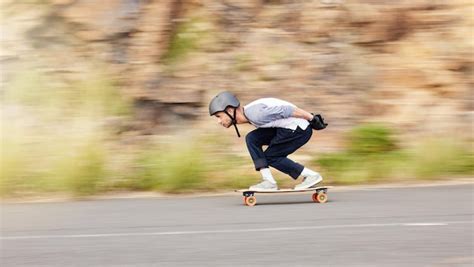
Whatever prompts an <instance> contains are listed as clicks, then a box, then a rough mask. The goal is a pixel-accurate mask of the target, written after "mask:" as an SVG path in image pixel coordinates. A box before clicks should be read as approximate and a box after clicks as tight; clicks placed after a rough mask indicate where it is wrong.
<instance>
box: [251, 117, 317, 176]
mask: <svg viewBox="0 0 474 267" xmlns="http://www.w3.org/2000/svg"><path fill="white" fill-rule="evenodd" d="M312 134H313V129H312V128H311V127H310V126H308V127H307V128H306V130H302V129H301V128H299V127H298V128H296V130H295V131H293V130H290V129H285V128H258V129H255V130H253V131H251V132H250V133H248V134H247V136H246V137H245V141H246V142H247V148H248V150H249V152H250V156H251V157H252V160H253V163H254V164H255V169H256V170H257V171H258V170H260V169H262V168H268V166H271V167H273V168H275V169H277V170H279V171H281V172H283V173H286V174H288V175H290V176H291V177H292V178H293V179H296V178H298V176H300V174H301V172H302V171H303V169H304V166H303V165H301V164H299V163H296V162H294V161H292V160H291V159H289V158H287V156H288V155H290V154H291V153H293V152H295V151H296V150H297V149H298V148H300V147H302V146H303V145H304V144H306V143H307V142H308V141H309V139H311V135H312ZM264 145H268V148H267V149H266V150H265V151H263V148H262V146H264Z"/></svg>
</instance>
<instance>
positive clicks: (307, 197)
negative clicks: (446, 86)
mask: <svg viewBox="0 0 474 267" xmlns="http://www.w3.org/2000/svg"><path fill="white" fill-rule="evenodd" d="M473 189H474V187H473V184H464V185H452V186H429V187H410V188H402V189H400V188H376V189H365V190H361V189H357V190H338V189H337V188H335V189H334V190H332V191H330V192H329V198H330V200H329V202H328V203H326V204H315V203H313V202H311V193H310V192H308V193H297V194H268V195H263V194H261V195H257V200H258V204H257V206H255V207H247V206H244V205H243V204H242V199H241V196H240V195H239V194H237V193H235V194H234V195H226V196H214V197H180V198H147V199H112V200H94V201H75V202H63V203H36V204H3V205H1V216H2V217H1V223H2V224H1V229H2V233H1V240H0V241H1V244H0V245H1V256H0V259H1V262H0V265H1V266H318V265H319V266H397V267H399V266H473V264H474V256H473V246H474V245H473V232H474V228H473V227H474V223H473V192H474V191H473Z"/></svg>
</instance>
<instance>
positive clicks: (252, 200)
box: [245, 196, 257, 206]
mask: <svg viewBox="0 0 474 267" xmlns="http://www.w3.org/2000/svg"><path fill="white" fill-rule="evenodd" d="M245 204H246V205H247V206H255V204H257V199H256V198H255V197H254V196H251V197H246V198H245Z"/></svg>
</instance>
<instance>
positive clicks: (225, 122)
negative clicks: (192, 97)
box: [215, 111, 232, 128]
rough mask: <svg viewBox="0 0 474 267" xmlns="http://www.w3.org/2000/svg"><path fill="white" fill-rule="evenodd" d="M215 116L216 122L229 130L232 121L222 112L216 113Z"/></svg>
mask: <svg viewBox="0 0 474 267" xmlns="http://www.w3.org/2000/svg"><path fill="white" fill-rule="evenodd" d="M215 116H216V118H217V122H218V123H219V124H220V125H222V126H224V127H225V128H229V127H230V126H231V125H232V120H231V119H230V117H229V116H227V114H225V113H224V112H222V111H221V112H217V113H216V115H215Z"/></svg>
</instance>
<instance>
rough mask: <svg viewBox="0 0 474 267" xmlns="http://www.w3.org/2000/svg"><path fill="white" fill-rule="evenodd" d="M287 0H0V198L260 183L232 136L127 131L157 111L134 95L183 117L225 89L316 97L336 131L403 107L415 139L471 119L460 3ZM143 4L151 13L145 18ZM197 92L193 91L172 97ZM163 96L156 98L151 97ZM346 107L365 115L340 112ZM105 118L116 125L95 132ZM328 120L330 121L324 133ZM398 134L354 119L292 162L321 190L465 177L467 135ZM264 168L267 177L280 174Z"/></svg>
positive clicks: (471, 167)
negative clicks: (323, 149)
mask: <svg viewBox="0 0 474 267" xmlns="http://www.w3.org/2000/svg"><path fill="white" fill-rule="evenodd" d="M244 2H245V1H244ZM291 2H292V1H267V2H266V3H261V2H259V1H255V2H254V3H253V4H252V3H251V2H248V3H246V5H244V6H247V7H245V8H242V6H240V7H239V5H235V6H233V5H222V3H217V2H215V3H214V2H213V1H208V2H206V3H204V2H203V3H200V1H189V3H188V2H187V1H171V2H167V3H160V2H159V1H138V2H134V3H131V2H130V3H128V4H124V3H125V2H124V3H122V4H123V5H122V4H117V3H115V2H114V1H110V2H107V1H105V2H104V3H103V7H102V8H96V6H94V5H93V4H91V3H92V2H90V3H89V2H87V3H86V2H84V1H48V0H27V1H5V3H2V4H0V6H1V7H2V8H1V10H0V13H2V14H3V15H4V17H5V18H8V19H5V20H4V24H5V25H4V27H3V29H4V32H5V36H4V37H5V38H4V39H5V40H4V43H5V49H3V50H4V51H2V53H0V58H1V60H2V66H5V67H4V70H5V73H7V75H5V77H6V78H5V81H3V80H2V81H0V82H2V88H1V94H2V99H1V101H2V102H1V112H2V118H4V119H2V121H1V124H2V125H1V126H2V131H1V139H2V145H1V148H2V149H1V155H0V156H1V158H0V195H1V196H25V195H36V194H50V193H67V194H72V195H74V196H78V197H81V196H87V195H93V194H101V193H104V192H111V191H134V190H137V191H143V190H150V191H159V192H166V193H188V192H196V191H197V192H204V191H206V192H208V191H214V190H216V191H217V190H223V189H225V190H230V189H235V188H244V187H247V186H249V185H251V184H254V183H256V182H258V181H259V179H260V174H259V173H258V172H255V171H254V168H253V164H252V161H251V159H250V157H249V155H248V154H243V155H241V154H239V153H241V152H242V151H243V150H245V145H244V146H242V148H241V149H242V151H241V150H239V151H235V150H233V148H234V147H235V146H236V143H235V141H230V140H231V138H234V137H233V136H232V137H230V136H220V135H219V136H218V135H217V133H220V132H217V131H216V135H212V134H209V132H208V130H209V129H206V128H205V127H203V128H200V127H199V126H198V127H194V124H193V125H192V127H188V128H194V129H192V130H190V131H191V132H185V133H183V132H182V131H181V130H182V129H180V131H179V134H178V135H176V136H173V137H171V138H170V137H167V136H165V135H161V134H157V135H149V136H145V135H144V134H143V133H137V132H138V131H139V130H137V129H136V128H134V126H135V124H134V123H135V122H136V123H137V124H140V123H143V124H147V125H146V126H145V127H150V128H153V127H155V126H156V125H155V124H158V123H162V122H161V121H159V119H161V118H158V117H160V116H161V115H162V114H161V113H166V112H168V111H169V110H165V111H163V110H158V109H153V108H151V109H152V111H150V110H148V109H146V110H145V111H141V110H139V108H138V107H134V106H133V99H129V98H128V97H133V96H128V97H127V96H126V95H128V94H130V95H131V94H133V93H137V95H138V96H135V97H136V98H141V97H143V96H144V95H145V96H146V97H145V98H146V99H145V100H147V101H148V102H150V103H152V104H150V105H155V104H158V106H160V107H161V106H163V107H166V108H170V110H171V111H172V112H169V113H171V114H168V115H170V116H169V117H166V118H164V121H175V120H180V119H182V118H185V117H188V116H187V115H189V114H186V113H190V112H191V109H194V108H196V110H192V111H193V112H194V113H196V114H202V112H204V113H206V112H207V111H205V109H206V108H205V105H206V104H205V102H206V99H208V96H209V95H208V94H211V91H212V92H214V90H220V89H219V88H218V87H219V86H225V87H228V88H225V89H226V90H227V89H228V90H236V91H237V92H238V93H240V94H241V95H242V96H243V98H246V99H251V98H253V97H261V96H262V95H270V94H272V95H275V96H277V97H278V96H281V97H282V98H285V97H287V96H290V95H291V97H292V99H293V100H295V101H299V103H302V104H303V103H306V104H305V105H306V106H308V105H310V104H313V103H318V104H319V103H324V109H326V110H325V111H324V112H328V113H332V115H334V118H335V119H337V120H339V122H340V125H353V122H354V121H357V120H359V119H370V120H374V121H386V122H388V123H394V121H397V119H396V120H392V119H393V118H396V117H402V118H403V120H404V121H403V122H404V123H411V124H416V125H419V127H420V128H423V131H422V132H423V134H425V135H426V136H430V134H432V135H433V136H435V135H436V134H439V133H440V132H443V131H446V130H448V129H462V128H464V127H466V126H472V121H470V118H471V117H472V116H471V115H472V101H470V100H469V97H468V96H470V94H469V93H470V91H469V88H470V85H472V75H471V74H472V69H473V68H472V66H473V65H472V60H470V59H469V58H470V57H469V55H472V49H471V48H472V38H469V34H468V33H471V30H472V27H471V26H472V19H470V17H469V16H468V15H469V14H470V12H471V11H472V10H471V9H472V4H468V3H467V2H464V1H454V2H453V3H452V4H449V3H434V4H433V3H428V2H429V1H410V2H406V3H397V4H396V5H395V4H393V3H390V4H389V3H385V4H380V3H375V2H377V1H373V2H374V3H373V4H372V3H367V1H355V2H353V3H352V2H351V3H348V5H345V3H343V2H344V1H339V2H341V3H338V4H334V6H333V7H331V8H329V7H328V6H326V5H325V3H319V2H317V1H316V2H312V1H308V2H305V1H302V3H299V4H294V3H291ZM412 2H413V3H412ZM300 4H301V5H300ZM339 4H340V5H341V7H340V8H339V7H337V6H339ZM173 7H175V8H177V9H175V8H173ZM249 7H250V8H249ZM151 11H153V12H151ZM159 11H163V12H164V13H160V12H159ZM468 12H469V13H468ZM156 14H163V16H161V17H162V18H161V17H160V18H159V19H158V20H155V18H156ZM178 14H179V15H178ZM255 14H259V15H258V16H255ZM142 16H143V17H142ZM150 18H153V19H150ZM142 22H148V23H149V22H153V23H151V24H153V25H146V23H143V24H145V25H142ZM360 25H365V26H366V27H360ZM137 33H138V34H137ZM158 35H161V36H158ZM143 36H147V37H150V38H143ZM157 44H159V45H157ZM161 44H166V45H163V47H161V46H162V45H161ZM157 47H158V48H157ZM452 47H455V48H456V49H452ZM155 55H160V56H159V58H154V56H155ZM471 58H472V57H471ZM414 59H416V60H414ZM99 62H100V63H99ZM3 64H4V65H3ZM162 70H163V71H164V73H161V71H162ZM180 70H181V71H182V73H180ZM173 72H174V74H178V75H169V74H173ZM119 81H120V82H119ZM177 84H179V86H175V85H177ZM130 85H132V86H130ZM133 87H136V88H133ZM137 88H138V89H139V90H137V91H140V92H133V91H135V89H137ZM369 89H370V90H369ZM121 90H123V91H121ZM293 90H294V91H293ZM379 90H380V91H379ZM201 91H202V92H203V95H202V98H201V97H189V99H187V100H186V101H182V100H180V99H178V100H176V99H175V98H176V97H175V96H176V95H179V94H188V93H189V92H201ZM302 92H303V93H302ZM126 93H127V94H126ZM199 95H201V94H200V93H199ZM169 96H173V97H169ZM168 98H171V99H172V100H166V101H171V103H170V102H166V101H164V100H162V99H168ZM157 99H158V100H157ZM160 99H161V100H160ZM357 99H366V101H363V102H355V101H354V100H357ZM135 100H136V99H135ZM293 100H292V101H293ZM160 101H163V102H160ZM295 103H296V102H295ZM351 103H359V104H357V105H351ZM399 103H402V104H401V105H400V104H399ZM431 103H436V105H432V104H431ZM322 106H323V105H322ZM353 107H356V108H355V109H354V108H353ZM359 109H360V110H361V111H362V112H360V113H363V114H367V116H363V117H360V116H352V114H355V113H359V111H357V112H354V111H355V110H359ZM420 109H424V112H413V111H417V110H420ZM420 111H421V110H420ZM140 112H143V113H146V112H150V113H153V114H152V115H150V114H148V113H147V114H145V115H144V116H139V115H143V113H140ZM155 113H160V114H159V115H156V114H155ZM414 113H419V114H414ZM392 114H393V116H392ZM404 114H413V116H405V115H404ZM148 115H150V116H148ZM400 115H402V116H400ZM142 117H146V118H145V119H143V118H142ZM189 117H190V116H189ZM117 118H118V121H119V123H118V124H120V123H121V122H124V121H125V122H126V123H124V124H127V123H129V122H131V123H130V125H128V124H127V125H126V126H130V127H128V128H127V127H123V128H126V129H122V128H121V126H123V125H121V124H120V125H113V126H111V127H109V126H110V125H108V124H109V123H110V122H112V124H113V123H114V122H115V121H116V120H115V119H117ZM349 118H350V119H349ZM127 119H128V120H127ZM134 119H137V120H136V121H134ZM155 119H156V121H155ZM207 119H208V118H205V119H203V120H207ZM352 119H354V120H352ZM140 120H148V121H146V122H142V121H140ZM193 120H195V119H193ZM203 120H201V119H197V120H195V121H191V119H190V120H183V121H179V122H178V123H176V125H180V124H181V123H182V124H183V125H186V126H189V125H190V124H192V123H196V124H199V123H202V121H203ZM440 121H442V122H443V123H442V124H439V122H440ZM166 123H168V122H166ZM166 123H163V124H164V125H165V124H166ZM469 123H470V124H469ZM176 125H173V127H178V126H176ZM168 126H170V125H165V127H163V128H166V127H168ZM114 127H115V128H114ZM159 127H161V125H160V126H159ZM117 128H120V129H117ZM137 128H140V125H139V126H137ZM157 128H158V127H157ZM342 129H344V128H337V126H336V131H335V132H333V133H335V134H334V137H335V138H334V139H333V140H330V141H334V140H338V134H339V133H340V132H341V131H340V130H342ZM434 129H435V130H436V132H435V131H434ZM146 130H149V129H146ZM154 130H155V129H152V130H149V131H147V133H154V132H153V131H154ZM161 130H162V129H160V131H161ZM183 131H184V130H183ZM430 131H431V132H430ZM118 132H120V134H117V133H118ZM446 132H448V131H446ZM163 133H166V134H170V132H166V130H163ZM401 134H402V133H398V132H395V131H394V130H393V129H391V128H390V127H387V126H385V125H382V124H365V125H360V126H356V127H355V128H354V129H352V130H350V131H349V132H348V133H347V136H345V141H346V143H345V146H344V149H343V150H342V151H340V152H336V153H329V154H324V155H320V154H318V153H317V152H315V154H312V155H310V156H311V157H312V158H313V160H311V161H310V162H307V163H306V162H305V163H306V165H308V166H309V167H310V168H312V169H315V170H318V171H321V172H322V174H323V175H324V177H325V183H329V184H359V183H376V182H386V181H403V180H414V179H440V178H444V177H450V178H451V177H456V176H472V175H473V174H474V156H473V155H474V151H473V147H472V136H471V137H470V138H471V139H469V140H467V141H466V140H461V139H459V140H452V139H447V138H446V137H445V138H434V137H432V138H425V139H421V140H418V141H417V142H416V143H413V140H410V141H406V140H401V139H400V137H399V136H400V135H401ZM454 136H458V135H457V134H455V135H454ZM459 136H466V135H459ZM137 140H138V141H137ZM335 142H337V141H335ZM130 143H132V144H130ZM239 145H241V144H239ZM331 145H338V144H334V143H332V144H331ZM331 145H330V146H331ZM229 148H231V149H229ZM273 173H274V175H275V176H276V179H277V180H278V182H279V186H280V187H291V186H292V185H293V184H294V183H295V182H294V181H293V180H292V179H289V178H288V177H287V176H286V175H282V174H280V173H278V172H276V171H274V172H273ZM298 182H299V181H298Z"/></svg>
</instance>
